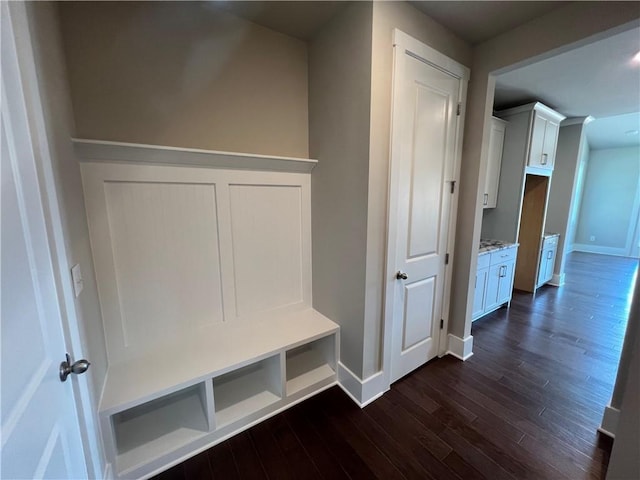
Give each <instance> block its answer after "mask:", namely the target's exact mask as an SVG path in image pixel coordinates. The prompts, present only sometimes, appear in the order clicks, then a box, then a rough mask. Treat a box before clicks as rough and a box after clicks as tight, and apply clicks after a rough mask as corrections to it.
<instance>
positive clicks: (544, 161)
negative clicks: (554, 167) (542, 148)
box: [540, 153, 549, 165]
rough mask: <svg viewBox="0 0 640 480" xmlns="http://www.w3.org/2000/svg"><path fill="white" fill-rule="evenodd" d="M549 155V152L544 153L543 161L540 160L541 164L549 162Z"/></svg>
mask: <svg viewBox="0 0 640 480" xmlns="http://www.w3.org/2000/svg"><path fill="white" fill-rule="evenodd" d="M548 157H549V154H548V153H543V154H542V161H541V162H540V164H541V165H546V164H547V158H548Z"/></svg>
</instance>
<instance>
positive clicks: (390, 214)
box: [382, 29, 470, 388]
mask: <svg viewBox="0 0 640 480" xmlns="http://www.w3.org/2000/svg"><path fill="white" fill-rule="evenodd" d="M405 51H406V52H410V53H411V55H412V56H414V57H416V58H419V59H420V60H422V61H423V62H425V63H426V64H428V65H431V66H432V67H435V68H437V69H438V70H441V71H443V72H445V73H447V74H449V75H452V76H453V77H456V78H459V79H460V97H459V98H460V104H461V105H462V107H464V106H465V105H466V99H467V85H468V83H469V74H470V71H469V69H468V68H467V67H465V66H464V65H462V64H460V63H458V62H456V61H455V60H453V59H452V58H449V57H447V56H446V55H443V54H442V53H440V52H438V51H437V50H434V49H433V48H431V47H429V46H427V45H425V44H424V43H422V42H420V41H419V40H417V39H415V38H413V37H411V36H410V35H407V34H406V33H404V32H402V31H400V30H398V29H394V30H393V80H392V81H393V87H392V98H391V142H390V146H389V147H390V152H389V156H390V162H389V200H388V203H387V222H388V228H387V258H386V265H385V282H384V285H385V294H384V328H383V333H384V340H383V352H382V368H383V375H384V385H385V387H386V388H388V387H389V385H390V384H391V361H392V349H393V346H392V335H393V310H394V308H393V306H394V301H395V300H396V298H395V297H396V295H395V291H396V289H395V284H396V282H397V280H396V278H395V273H396V268H395V267H396V249H397V234H398V222H397V216H396V215H395V213H394V212H396V211H397V209H398V193H399V189H400V183H399V177H400V176H399V172H398V169H397V168H394V165H398V160H397V159H398V158H399V155H400V151H399V138H400V132H399V131H398V129H397V128H396V129H394V125H400V124H401V122H400V115H401V113H402V112H400V108H398V104H399V102H398V101H397V99H398V98H399V96H400V86H401V85H402V84H403V82H404V80H405V79H404V78H403V75H404V69H403V66H404V58H405ZM457 119H458V121H457V125H456V145H455V153H454V158H455V165H454V168H453V178H451V179H447V180H446V181H447V182H455V188H454V193H453V198H452V201H451V212H450V215H449V226H448V237H447V238H448V240H447V251H448V252H449V263H448V265H446V266H445V277H444V291H443V302H442V319H443V320H444V325H443V328H442V329H441V330H440V336H439V339H438V356H439V357H442V356H443V355H444V354H445V353H446V352H447V347H448V341H447V333H448V324H449V300H450V295H451V277H452V275H451V271H452V267H453V261H454V260H455V255H454V244H455V231H456V218H457V212H458V196H459V185H460V159H461V155H462V134H463V129H464V119H465V109H464V108H461V111H460V115H459V116H458V117H457Z"/></svg>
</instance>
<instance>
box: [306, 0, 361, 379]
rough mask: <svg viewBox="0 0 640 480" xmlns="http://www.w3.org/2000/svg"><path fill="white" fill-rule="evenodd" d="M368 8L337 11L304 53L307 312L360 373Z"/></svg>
mask: <svg viewBox="0 0 640 480" xmlns="http://www.w3.org/2000/svg"><path fill="white" fill-rule="evenodd" d="M371 17H372V5H371V3H369V2H357V3H355V4H354V5H352V6H350V7H348V8H347V9H346V10H345V11H344V12H341V13H340V14H339V15H338V16H337V17H336V18H334V19H333V20H332V21H331V22H330V23H329V24H328V25H327V26H325V27H324V28H323V30H322V31H321V32H320V34H319V35H317V36H316V38H314V40H313V41H312V42H311V44H310V46H309V150H310V154H311V156H312V157H313V158H317V159H318V161H319V162H318V165H317V166H316V167H315V169H314V170H313V174H312V175H311V191H312V194H311V207H312V213H311V219H312V231H313V305H314V307H315V308H316V309H317V310H318V311H320V312H322V313H323V314H325V315H327V316H328V317H329V318H331V319H332V320H334V321H336V322H338V323H339V324H340V327H341V328H340V361H341V362H342V363H343V364H344V365H345V366H346V367H347V368H348V369H349V370H351V371H352V372H354V373H356V374H357V375H361V374H362V349H363V329H364V327H363V322H364V291H365V260H366V250H365V248H366V242H367V238H366V236H367V187H368V185H367V173H368V171H369V102H370V98H371Z"/></svg>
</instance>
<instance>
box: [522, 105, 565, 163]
mask: <svg viewBox="0 0 640 480" xmlns="http://www.w3.org/2000/svg"><path fill="white" fill-rule="evenodd" d="M558 129H559V121H557V120H555V119H554V118H551V116H549V115H546V114H545V112H544V111H539V110H534V111H533V126H532V132H531V147H530V149H529V158H528V159H527V166H529V167H538V168H544V169H547V170H553V164H554V161H555V156H556V145H557V144H558Z"/></svg>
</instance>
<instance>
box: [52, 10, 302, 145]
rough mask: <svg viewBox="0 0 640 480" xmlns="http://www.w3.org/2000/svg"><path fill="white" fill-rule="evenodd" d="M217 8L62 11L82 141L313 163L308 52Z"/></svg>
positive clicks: (299, 44) (297, 42)
mask: <svg viewBox="0 0 640 480" xmlns="http://www.w3.org/2000/svg"><path fill="white" fill-rule="evenodd" d="M213 4H214V2H61V3H60V13H61V20H62V29H63V34H64V45H65V54H66V58H67V62H68V70H69V79H70V82H71V93H72V100H73V106H74V112H75V120H76V125H77V131H76V134H77V135H78V136H79V137H81V138H94V139H100V140H113V141H121V142H134V143H150V144H159V145H169V146H177V147H191V148H204V149H211V150H222V151H233V152H246V153H259V154H272V155H284V156H296V157H307V155H308V127H307V119H308V118H307V117H308V114H307V104H308V98H307V88H308V86H307V83H308V82H307V46H306V44H305V43H304V42H302V41H300V40H297V39H294V38H292V37H289V36H287V35H283V34H280V33H277V32H275V31H273V30H269V29H267V28H264V27H261V26H259V25H256V24H254V23H251V22H248V21H246V20H243V19H240V18H238V17H236V16H234V15H232V14H230V13H227V12H224V11H220V10H216V9H215V7H214V6H213Z"/></svg>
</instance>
